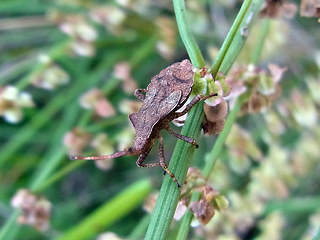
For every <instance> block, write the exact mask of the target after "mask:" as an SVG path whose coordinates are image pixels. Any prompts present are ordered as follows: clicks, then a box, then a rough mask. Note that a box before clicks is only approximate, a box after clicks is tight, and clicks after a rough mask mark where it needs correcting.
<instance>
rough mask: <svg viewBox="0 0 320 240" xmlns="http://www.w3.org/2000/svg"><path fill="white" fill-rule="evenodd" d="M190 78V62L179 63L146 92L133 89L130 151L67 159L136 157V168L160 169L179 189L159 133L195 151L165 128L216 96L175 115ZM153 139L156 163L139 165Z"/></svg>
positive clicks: (198, 98)
mask: <svg viewBox="0 0 320 240" xmlns="http://www.w3.org/2000/svg"><path fill="white" fill-rule="evenodd" d="M193 75H194V73H193V71H192V65H191V63H190V61H189V60H183V61H182V62H178V63H174V64H172V65H171V66H169V67H167V68H166V69H163V70H162V71H161V72H160V73H159V74H158V75H156V76H154V77H153V78H152V80H151V83H150V84H149V85H148V87H147V89H137V90H136V91H135V93H134V95H135V96H136V97H137V98H138V99H140V100H141V101H143V104H142V106H141V108H140V109H139V111H138V112H137V113H133V114H130V115H129V119H130V121H131V123H132V125H133V127H134V129H135V132H136V136H135V139H134V141H133V146H132V147H131V148H128V149H125V150H123V151H120V152H116V153H114V154H111V155H104V156H92V157H80V156H73V157H70V159H72V160H77V159H82V160H102V159H106V158H116V157H121V156H125V155H138V154H139V158H138V160H137V162H136V164H137V166H138V167H156V166H161V167H162V168H163V170H164V171H165V172H166V173H168V174H169V175H170V177H171V178H172V179H173V180H174V181H175V182H176V184H177V186H178V187H180V185H179V183H178V180H177V179H176V177H175V176H174V174H173V173H171V172H170V170H169V169H168V167H167V165H166V163H165V159H164V150H163V139H162V137H161V134H160V130H162V129H165V130H167V131H168V132H169V133H170V134H172V135H173V136H175V137H177V138H179V139H181V140H183V141H186V142H188V143H190V144H192V145H194V146H196V147H198V145H197V143H196V141H195V140H194V139H193V138H189V137H187V136H184V135H181V134H180V133H177V132H174V131H173V130H172V129H171V128H170V125H169V123H170V122H171V121H172V120H174V119H176V118H178V117H180V116H182V115H185V114H186V113H187V112H188V111H189V110H190V109H191V108H192V106H194V105H195V104H196V103H197V102H199V101H200V100H205V99H207V98H209V97H212V96H216V94H211V95H209V96H203V95H197V96H195V97H194V98H193V99H192V101H191V102H190V103H189V104H187V105H186V107H185V109H184V110H183V111H181V112H178V110H179V109H181V108H182V106H183V105H184V104H185V102H186V101H187V99H188V97H189V95H190V93H191V88H192V85H193V81H194V80H193ZM157 139H159V151H160V153H159V157H160V161H159V163H146V164H145V163H143V162H144V161H145V159H146V157H147V156H148V154H149V152H150V151H151V148H152V147H153V145H154V143H155V141H156V140H157Z"/></svg>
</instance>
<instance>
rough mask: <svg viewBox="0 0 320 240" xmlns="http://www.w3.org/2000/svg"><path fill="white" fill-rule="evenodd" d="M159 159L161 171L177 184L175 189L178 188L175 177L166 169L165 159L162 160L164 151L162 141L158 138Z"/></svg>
mask: <svg viewBox="0 0 320 240" xmlns="http://www.w3.org/2000/svg"><path fill="white" fill-rule="evenodd" d="M159 158H160V166H161V167H162V169H163V170H164V171H165V173H168V175H169V176H170V177H171V178H172V180H173V181H174V182H175V183H176V184H177V187H178V188H180V187H181V186H180V184H179V182H178V179H177V178H176V176H175V175H174V174H173V173H172V172H171V171H170V170H169V169H168V166H167V164H166V162H165V158H164V149H163V139H162V137H161V136H160V138H159Z"/></svg>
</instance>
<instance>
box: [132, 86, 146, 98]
mask: <svg viewBox="0 0 320 240" xmlns="http://www.w3.org/2000/svg"><path fill="white" fill-rule="evenodd" d="M146 92H147V90H146V89H141V88H140V89H136V90H135V91H134V94H133V95H134V96H135V97H136V98H138V99H140V100H141V101H143V100H144V99H145V98H146V95H145V94H146Z"/></svg>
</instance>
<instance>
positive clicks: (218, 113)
mask: <svg viewBox="0 0 320 240" xmlns="http://www.w3.org/2000/svg"><path fill="white" fill-rule="evenodd" d="M204 113H205V121H204V123H203V124H202V129H203V132H204V134H208V135H216V134H219V133H221V131H222V130H223V128H224V122H225V118H226V116H227V113H228V104H227V102H226V101H225V100H224V99H223V100H222V101H221V102H220V103H219V104H218V105H216V106H209V105H207V104H204Z"/></svg>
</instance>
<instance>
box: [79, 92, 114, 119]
mask: <svg viewBox="0 0 320 240" xmlns="http://www.w3.org/2000/svg"><path fill="white" fill-rule="evenodd" d="M80 105H81V106H82V107H83V108H85V109H93V110H94V113H95V114H97V115H98V116H99V117H111V116H114V115H115V110H114V108H113V106H112V105H111V103H110V102H109V101H108V100H107V99H106V98H105V96H104V95H103V93H102V92H101V91H100V90H99V89H97V88H92V89H90V90H88V91H87V92H86V93H84V94H83V95H82V96H81V97H80Z"/></svg>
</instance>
